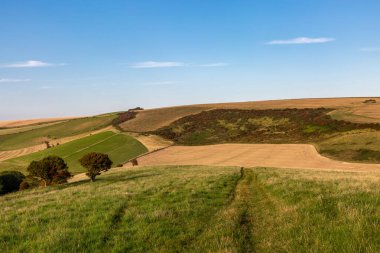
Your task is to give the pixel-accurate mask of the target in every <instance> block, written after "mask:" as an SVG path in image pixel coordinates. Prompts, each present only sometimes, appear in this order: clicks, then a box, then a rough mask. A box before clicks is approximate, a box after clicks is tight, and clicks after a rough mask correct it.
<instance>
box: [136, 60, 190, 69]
mask: <svg viewBox="0 0 380 253" xmlns="http://www.w3.org/2000/svg"><path fill="white" fill-rule="evenodd" d="M129 66H130V67H131V68H136V69H142V68H173V67H183V66H185V64H184V63H183V62H174V61H164V62H158V61H146V62H137V63H133V64H131V65H129Z"/></svg>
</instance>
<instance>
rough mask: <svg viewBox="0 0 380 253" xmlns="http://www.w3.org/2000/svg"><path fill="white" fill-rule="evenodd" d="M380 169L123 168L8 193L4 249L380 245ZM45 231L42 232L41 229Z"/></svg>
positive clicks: (370, 248)
mask: <svg viewBox="0 0 380 253" xmlns="http://www.w3.org/2000/svg"><path fill="white" fill-rule="evenodd" d="M379 183H380V175H379V174H376V173H373V174H365V173H344V172H326V171H325V172H320V171H313V170H286V169H272V168H258V169H244V170H242V171H241V170H240V169H239V168H236V167H205V166H183V167H178V166H171V167H165V166H163V167H145V168H138V169H129V170H125V169H124V170H123V169H114V171H112V170H111V171H110V172H109V173H107V174H105V175H102V176H100V177H99V180H98V181H97V182H95V183H90V182H86V181H85V182H77V183H73V184H69V185H64V186H56V187H51V188H46V189H37V190H29V191H24V192H19V193H14V194H9V195H7V196H4V197H0V205H1V206H2V208H1V209H0V248H1V249H2V250H3V252H19V251H29V252H31V251H33V252H89V251H91V252H105V251H107V252H110V251H113V252H126V251H127V252H379V251H380V238H379V237H378V234H379V229H380V227H379V224H380V198H379V197H380V189H379V187H378V185H379ZM37 231H38V233H37Z"/></svg>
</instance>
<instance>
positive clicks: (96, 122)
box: [0, 114, 116, 151]
mask: <svg viewBox="0 0 380 253" xmlns="http://www.w3.org/2000/svg"><path fill="white" fill-rule="evenodd" d="M114 118H116V115H115V114H107V115H104V116H95V117H88V118H80V119H72V120H67V121H64V122H62V123H58V124H48V125H47V126H45V127H40V128H34V129H31V130H29V131H25V132H21V133H13V134H7V135H0V151H2V150H13V149H19V148H24V147H29V146H33V145H38V144H41V143H43V140H45V139H49V140H52V139H57V138H63V137H68V136H73V135H77V134H81V133H86V132H90V131H94V130H98V129H101V128H104V127H106V126H109V125H111V122H112V120H113V119H114Z"/></svg>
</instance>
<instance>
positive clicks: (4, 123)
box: [0, 117, 78, 128]
mask: <svg viewBox="0 0 380 253" xmlns="http://www.w3.org/2000/svg"><path fill="white" fill-rule="evenodd" d="M75 118H78V117H62V118H43V119H26V120H0V128H11V127H21V126H27V125H39V124H44V123H48V122H57V121H64V120H69V119H75Z"/></svg>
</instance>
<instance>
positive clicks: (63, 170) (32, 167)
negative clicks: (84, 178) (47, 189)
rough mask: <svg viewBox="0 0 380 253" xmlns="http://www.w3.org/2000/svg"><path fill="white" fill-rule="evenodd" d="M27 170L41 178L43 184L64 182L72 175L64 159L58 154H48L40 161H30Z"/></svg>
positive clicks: (31, 174) (33, 175)
mask: <svg viewBox="0 0 380 253" xmlns="http://www.w3.org/2000/svg"><path fill="white" fill-rule="evenodd" d="M27 170H28V172H29V175H30V176H32V177H36V178H38V179H40V180H42V181H43V182H44V184H45V186H47V185H52V184H62V183H66V182H67V179H69V178H70V177H71V176H72V175H71V174H70V172H69V171H68V167H67V164H66V163H65V161H64V160H63V159H62V158H60V157H58V156H48V157H45V158H43V159H42V160H40V161H32V162H31V163H30V164H29V166H28V168H27Z"/></svg>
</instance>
